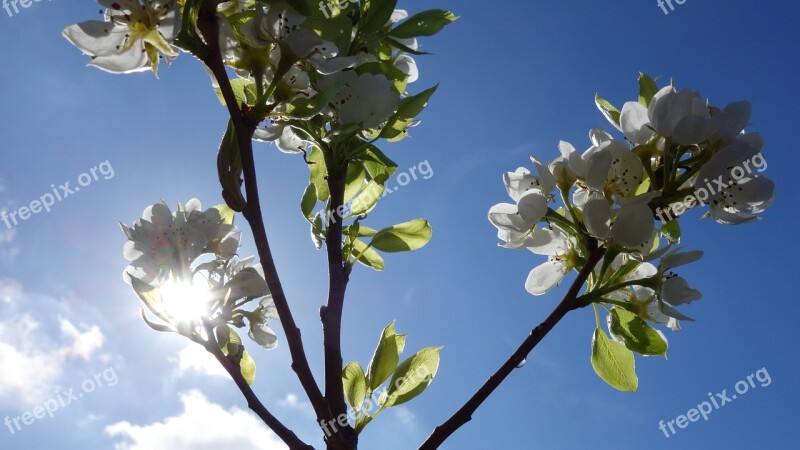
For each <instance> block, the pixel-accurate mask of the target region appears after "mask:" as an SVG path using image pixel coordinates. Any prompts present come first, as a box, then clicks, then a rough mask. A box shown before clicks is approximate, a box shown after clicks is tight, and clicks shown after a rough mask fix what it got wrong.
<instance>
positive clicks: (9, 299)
mask: <svg viewBox="0 0 800 450" xmlns="http://www.w3.org/2000/svg"><path fill="white" fill-rule="evenodd" d="M0 240H2V239H1V238H0ZM20 295H22V285H20V284H19V283H17V281H16V280H12V279H11V278H6V279H0V302H3V303H7V304H10V305H13V304H14V303H15V302H16V299H17V298H19V296H20Z"/></svg>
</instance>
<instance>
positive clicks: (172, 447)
mask: <svg viewBox="0 0 800 450" xmlns="http://www.w3.org/2000/svg"><path fill="white" fill-rule="evenodd" d="M181 402H182V403H183V411H182V412H181V414H180V415H177V416H172V417H167V418H165V419H164V420H163V421H161V422H157V423H153V424H150V425H143V426H139V425H133V424H131V423H130V422H127V421H124V422H118V423H115V424H111V425H109V426H108V427H106V429H105V433H106V434H107V435H109V436H111V437H113V438H118V439H120V440H121V441H120V442H117V443H116V444H115V445H114V448H115V450H219V449H233V448H235V449H237V450H285V449H286V448H287V447H286V445H284V444H283V443H282V442H281V441H280V439H278V437H277V436H276V435H275V434H274V433H273V432H272V431H270V430H269V429H268V428H267V427H266V426H265V425H264V424H263V423H262V422H261V421H260V420H259V419H258V418H256V416H254V415H252V414H250V413H249V412H247V411H244V410H241V409H239V408H237V407H233V408H231V409H230V410H225V409H224V408H223V407H222V406H220V405H218V404H216V403H211V402H210V401H209V400H208V399H207V398H206V397H205V396H204V395H203V394H202V393H200V392H199V391H194V390H193V391H189V392H185V393H183V394H181Z"/></svg>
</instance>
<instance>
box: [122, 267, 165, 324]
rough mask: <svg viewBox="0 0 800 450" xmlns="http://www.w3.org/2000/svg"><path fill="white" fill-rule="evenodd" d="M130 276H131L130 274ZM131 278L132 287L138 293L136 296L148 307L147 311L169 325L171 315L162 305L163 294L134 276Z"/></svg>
mask: <svg viewBox="0 0 800 450" xmlns="http://www.w3.org/2000/svg"><path fill="white" fill-rule="evenodd" d="M128 275H129V276H130V274H128ZM130 278H131V286H132V287H133V290H134V292H136V295H138V296H139V298H140V299H141V300H142V302H143V303H144V304H145V306H147V309H149V310H150V312H152V313H153V314H155V315H156V317H158V318H159V319H161V320H163V321H164V322H166V323H169V315H168V314H167V312H166V311H165V310H164V307H163V305H162V304H161V293H160V292H159V290H158V288H156V287H153V286H150V285H149V284H147V283H144V282H142V281H141V280H139V279H138V278H134V277H133V276H130Z"/></svg>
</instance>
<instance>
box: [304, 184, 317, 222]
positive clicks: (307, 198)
mask: <svg viewBox="0 0 800 450" xmlns="http://www.w3.org/2000/svg"><path fill="white" fill-rule="evenodd" d="M316 205H317V187H316V186H314V184H313V183H311V184H309V185H308V187H307V188H306V191H305V192H304V193H303V199H302V200H301V201H300V210H301V211H302V212H303V217H305V218H306V219H308V220H311V217H313V216H314V206H316Z"/></svg>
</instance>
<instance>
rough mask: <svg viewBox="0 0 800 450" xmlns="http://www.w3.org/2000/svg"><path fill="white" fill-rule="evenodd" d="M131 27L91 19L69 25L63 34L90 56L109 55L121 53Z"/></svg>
mask: <svg viewBox="0 0 800 450" xmlns="http://www.w3.org/2000/svg"><path fill="white" fill-rule="evenodd" d="M128 33H130V29H129V28H128V27H126V26H123V25H116V24H112V23H110V22H104V21H99V20H89V21H86V22H81V23H79V24H75V25H72V26H70V27H67V28H66V29H64V31H63V32H62V34H63V36H64V37H65V38H66V39H67V40H68V41H69V42H71V43H72V45H74V46H75V47H78V48H79V49H80V50H81V51H83V52H84V53H86V54H87V55H90V56H109V55H115V54H117V53H119V49H120V47H122V45H123V44H124V43H125V38H126V36H127V35H128Z"/></svg>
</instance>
